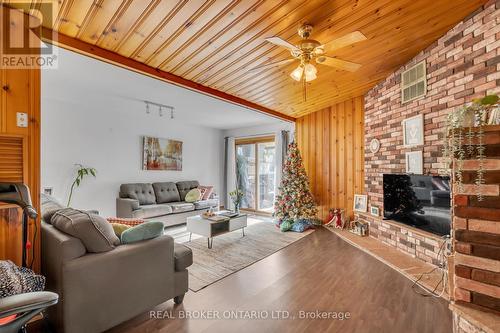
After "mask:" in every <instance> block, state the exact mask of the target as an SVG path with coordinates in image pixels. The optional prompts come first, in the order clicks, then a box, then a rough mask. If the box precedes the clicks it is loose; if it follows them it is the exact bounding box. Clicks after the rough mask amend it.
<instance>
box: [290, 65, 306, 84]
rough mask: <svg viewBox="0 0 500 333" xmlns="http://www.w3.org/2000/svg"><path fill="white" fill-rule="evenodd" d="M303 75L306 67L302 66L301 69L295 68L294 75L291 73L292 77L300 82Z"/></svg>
mask: <svg viewBox="0 0 500 333" xmlns="http://www.w3.org/2000/svg"><path fill="white" fill-rule="evenodd" d="M302 73H304V67H303V66H302V65H300V66H299V67H297V68H295V69H294V70H293V72H292V73H290V77H291V78H292V79H294V80H295V81H300V79H301V78H302Z"/></svg>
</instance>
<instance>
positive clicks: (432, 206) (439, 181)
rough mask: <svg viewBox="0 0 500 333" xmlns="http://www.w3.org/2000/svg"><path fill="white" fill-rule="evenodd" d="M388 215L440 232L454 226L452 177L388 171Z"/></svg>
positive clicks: (437, 233) (386, 216)
mask: <svg viewBox="0 0 500 333" xmlns="http://www.w3.org/2000/svg"><path fill="white" fill-rule="evenodd" d="M383 181H384V219H387V220H394V221H398V222H401V223H404V224H407V225H409V226H412V227H415V228H418V229H422V230H425V231H428V232H431V233H433V234H436V235H440V236H443V235H448V234H449V233H450V226H451V213H450V192H451V188H450V179H449V177H440V176H424V175H404V174H384V176H383Z"/></svg>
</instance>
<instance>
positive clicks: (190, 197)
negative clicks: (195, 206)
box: [184, 188, 201, 202]
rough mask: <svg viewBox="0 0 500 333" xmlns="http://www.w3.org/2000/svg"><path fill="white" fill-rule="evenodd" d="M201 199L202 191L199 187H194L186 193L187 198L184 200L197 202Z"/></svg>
mask: <svg viewBox="0 0 500 333" xmlns="http://www.w3.org/2000/svg"><path fill="white" fill-rule="evenodd" d="M200 199H201V191H200V189H199V188H193V189H192V190H191V191H189V192H188V193H187V194H186V198H185V199H184V201H186V202H196V201H200Z"/></svg>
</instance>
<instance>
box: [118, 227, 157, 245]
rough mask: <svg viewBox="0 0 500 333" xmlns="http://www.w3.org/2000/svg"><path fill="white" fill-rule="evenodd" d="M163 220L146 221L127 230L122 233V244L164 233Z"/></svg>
mask: <svg viewBox="0 0 500 333" xmlns="http://www.w3.org/2000/svg"><path fill="white" fill-rule="evenodd" d="M163 228H164V225H163V222H145V223H143V224H140V225H138V226H135V227H133V228H130V229H127V230H125V231H124V232H123V233H122V235H121V237H120V238H121V241H122V244H130V243H135V242H140V241H143V240H146V239H152V238H156V237H159V236H161V235H163Z"/></svg>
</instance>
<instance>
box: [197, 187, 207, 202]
mask: <svg viewBox="0 0 500 333" xmlns="http://www.w3.org/2000/svg"><path fill="white" fill-rule="evenodd" d="M198 189H199V190H200V198H201V199H200V200H204V199H203V197H204V196H205V193H206V192H207V189H206V188H204V187H203V188H200V187H198Z"/></svg>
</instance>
